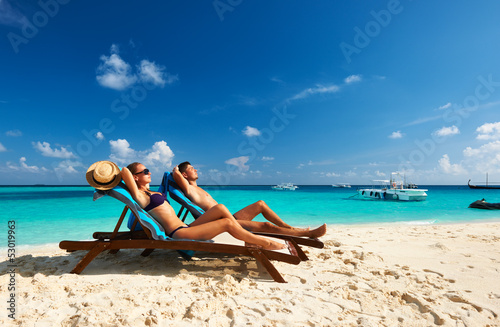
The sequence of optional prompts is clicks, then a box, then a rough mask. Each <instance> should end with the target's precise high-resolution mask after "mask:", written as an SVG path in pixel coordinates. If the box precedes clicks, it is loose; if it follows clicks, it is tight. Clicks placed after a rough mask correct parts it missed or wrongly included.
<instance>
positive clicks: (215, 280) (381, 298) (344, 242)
mask: <svg viewBox="0 0 500 327" xmlns="http://www.w3.org/2000/svg"><path fill="white" fill-rule="evenodd" d="M322 240H323V241H324V243H325V248H323V249H316V248H308V247H303V249H304V251H305V252H306V254H307V255H308V257H309V259H310V260H309V261H304V262H301V263H300V264H299V265H290V264H285V263H281V262H274V265H275V266H276V268H277V269H278V270H279V271H280V272H281V273H282V275H283V277H284V278H285V280H286V281H287V283H286V284H280V283H275V282H273V280H272V279H271V278H270V276H269V275H268V274H267V273H266V271H265V270H264V269H263V268H262V267H260V266H259V265H257V264H256V262H255V260H254V259H253V258H249V257H233V256H226V255H221V254H205V253H203V254H202V255H201V257H199V258H196V259H195V260H192V261H189V262H188V261H184V260H181V259H180V258H179V257H178V255H177V253H176V252H174V251H159V250H158V251H154V252H153V253H152V254H151V255H150V256H149V257H142V256H140V251H136V250H122V251H120V252H118V253H117V254H108V253H103V254H100V255H99V256H98V257H97V258H96V259H95V260H94V261H93V262H92V263H91V264H90V265H89V266H88V267H87V268H86V269H85V270H84V271H83V273H82V274H81V275H75V274H71V273H69V272H70V271H71V269H72V268H73V267H74V265H75V264H76V263H77V262H78V261H79V259H80V258H82V256H83V255H84V253H83V252H82V251H77V252H73V253H66V252H64V251H63V250H60V249H59V248H58V247H57V244H53V245H46V246H32V247H18V248H17V249H16V251H17V252H16V256H17V257H16V260H15V265H16V266H17V270H16V273H15V275H14V279H15V290H14V292H15V294H14V298H15V303H16V304H15V319H11V318H9V317H8V316H7V315H8V314H11V312H9V311H8V310H7V308H8V306H6V303H7V302H6V301H8V300H9V294H10V292H9V291H8V287H9V283H11V282H12V279H11V278H12V276H11V274H9V272H8V269H9V268H8V263H7V262H6V261H5V260H4V261H2V262H1V263H0V273H1V276H0V290H1V292H0V293H1V294H2V299H1V300H2V303H3V305H2V306H1V307H2V309H0V310H1V313H0V317H1V318H0V325H2V326H9V325H12V326H143V325H145V326H432V325H441V326H500V318H499V316H498V315H500V282H499V281H500V223H492V222H491V223H490V222H488V223H484V222H483V223H462V224H446V225H432V224H430V225H410V224H376V225H358V226H353V225H331V226H329V229H328V232H327V234H326V235H325V236H324V237H323V238H322ZM4 252H6V251H4Z"/></svg>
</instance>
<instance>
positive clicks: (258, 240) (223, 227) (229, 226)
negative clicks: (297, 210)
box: [174, 218, 285, 250]
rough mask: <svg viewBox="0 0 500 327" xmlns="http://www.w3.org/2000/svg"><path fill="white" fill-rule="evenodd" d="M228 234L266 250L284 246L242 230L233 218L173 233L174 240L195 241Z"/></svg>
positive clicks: (221, 219)
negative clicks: (188, 239) (185, 239)
mask: <svg viewBox="0 0 500 327" xmlns="http://www.w3.org/2000/svg"><path fill="white" fill-rule="evenodd" d="M224 232H228V233H229V234H231V235H232V236H233V237H234V238H237V239H239V240H241V241H244V242H246V243H249V244H254V245H257V246H259V247H262V248H263V249H266V250H279V249H283V248H284V247H285V245H284V244H283V243H280V242H276V241H272V240H269V239H266V238H264V237H260V236H257V235H254V234H252V233H250V232H249V231H247V230H245V229H243V227H241V226H240V224H238V223H237V222H236V220H234V218H220V219H217V220H214V221H211V222H207V223H204V224H201V225H196V226H190V227H189V228H182V229H179V230H178V231H177V232H175V234H174V237H175V238H190V239H195V240H210V239H212V238H214V237H215V236H217V235H219V234H221V233H224Z"/></svg>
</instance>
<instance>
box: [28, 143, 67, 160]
mask: <svg viewBox="0 0 500 327" xmlns="http://www.w3.org/2000/svg"><path fill="white" fill-rule="evenodd" d="M31 144H32V145H33V147H34V148H35V150H38V151H40V153H41V154H42V156H44V157H50V158H59V159H71V158H76V156H75V155H74V154H73V152H71V151H68V150H67V149H66V148H65V147H61V149H59V150H58V149H52V148H51V146H50V143H48V142H36V143H35V142H32V143H31Z"/></svg>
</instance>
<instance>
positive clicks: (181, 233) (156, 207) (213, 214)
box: [121, 162, 285, 250]
mask: <svg viewBox="0 0 500 327" xmlns="http://www.w3.org/2000/svg"><path fill="white" fill-rule="evenodd" d="M121 175H122V179H123V181H124V182H125V184H126V185H127V187H128V189H129V191H130V193H131V195H132V197H133V198H134V200H135V201H136V202H137V203H138V204H139V205H140V206H141V207H142V208H143V209H144V210H146V211H147V212H148V213H149V214H150V215H151V216H153V217H154V218H155V219H156V220H157V221H158V222H159V223H160V224H161V225H162V226H163V228H164V229H165V232H166V233H168V236H170V237H173V238H186V239H195V240H210V239H212V238H213V237H215V236H217V235H219V234H221V233H224V232H228V233H229V234H231V235H232V236H233V237H235V238H237V239H239V240H242V241H245V242H246V243H248V244H250V245H254V246H257V247H261V248H263V249H266V250H278V249H283V248H285V245H284V244H283V243H279V242H276V241H272V240H269V239H267V238H263V237H260V236H257V235H254V234H252V233H250V232H248V231H247V230H245V229H243V227H241V226H240V224H238V223H237V222H236V220H235V219H234V218H233V216H232V215H231V213H230V212H229V210H228V209H227V208H226V207H225V206H224V205H221V204H218V205H216V206H214V207H213V208H211V209H210V210H208V211H206V212H205V213H204V214H203V215H201V216H200V217H199V218H198V219H196V220H195V221H194V222H192V223H191V224H189V225H186V224H185V223H183V222H182V221H181V220H180V219H179V218H178V217H177V215H176V214H175V211H174V209H173V208H172V207H171V206H170V204H169V203H168V202H167V201H166V195H165V194H162V193H158V192H152V191H150V190H149V183H151V173H150V172H149V170H148V169H147V168H146V167H145V166H144V165H143V164H141V163H138V162H134V163H132V164H130V165H128V166H127V167H124V168H123V169H122V171H121Z"/></svg>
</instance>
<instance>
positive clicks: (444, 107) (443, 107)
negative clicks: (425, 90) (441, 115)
mask: <svg viewBox="0 0 500 327" xmlns="http://www.w3.org/2000/svg"><path fill="white" fill-rule="evenodd" d="M449 107H451V102H448V103H447V104H445V105H442V106H441V107H439V108H438V109H439V110H444V109H448V108H449Z"/></svg>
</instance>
